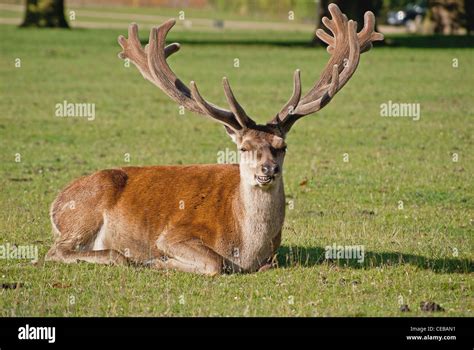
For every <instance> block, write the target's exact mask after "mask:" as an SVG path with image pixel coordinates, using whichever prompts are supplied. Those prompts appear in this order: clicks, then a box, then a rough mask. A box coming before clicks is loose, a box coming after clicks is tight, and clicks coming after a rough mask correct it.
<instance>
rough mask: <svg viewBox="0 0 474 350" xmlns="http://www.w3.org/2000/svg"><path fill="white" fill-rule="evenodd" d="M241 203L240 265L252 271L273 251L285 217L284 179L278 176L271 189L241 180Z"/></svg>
mask: <svg viewBox="0 0 474 350" xmlns="http://www.w3.org/2000/svg"><path fill="white" fill-rule="evenodd" d="M239 202H240V207H241V210H240V212H241V213H242V214H243V215H241V217H240V218H239V221H240V227H241V252H240V259H239V260H240V265H241V266H242V267H243V268H245V269H250V270H253V269H255V268H258V265H261V264H263V263H264V261H263V260H265V259H267V258H268V257H269V256H270V255H271V253H272V250H273V247H272V240H273V239H274V238H275V237H276V236H277V235H278V234H279V233H280V231H281V228H282V226H283V221H284V218H285V193H284V186H283V179H282V177H279V178H278V179H277V181H276V182H275V183H274V184H273V186H272V187H271V188H269V189H262V188H260V187H255V186H251V185H249V184H247V183H245V182H243V181H241V184H240V189H239Z"/></svg>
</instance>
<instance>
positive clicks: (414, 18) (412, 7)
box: [387, 2, 427, 32]
mask: <svg viewBox="0 0 474 350" xmlns="http://www.w3.org/2000/svg"><path fill="white" fill-rule="evenodd" d="M426 12H427V6H426V3H425V2H423V3H421V4H409V5H407V6H406V7H405V9H404V10H399V11H390V12H388V14H387V23H388V24H390V25H393V26H405V27H406V28H407V30H408V31H410V32H414V31H417V30H418V28H419V26H420V25H421V23H422V21H423V18H424V17H425V15H426Z"/></svg>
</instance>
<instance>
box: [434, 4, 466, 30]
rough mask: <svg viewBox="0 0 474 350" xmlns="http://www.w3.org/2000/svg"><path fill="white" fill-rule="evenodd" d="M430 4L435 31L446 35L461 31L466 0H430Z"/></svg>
mask: <svg viewBox="0 0 474 350" xmlns="http://www.w3.org/2000/svg"><path fill="white" fill-rule="evenodd" d="M471 1H472V0H471ZM468 2H469V1H468ZM428 6H429V10H430V14H429V17H430V19H431V20H432V21H433V24H434V32H435V33H437V34H445V35H450V34H457V33H459V29H460V28H461V22H462V17H463V16H462V14H463V12H464V0H430V1H429V2H428Z"/></svg>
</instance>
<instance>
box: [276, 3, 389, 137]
mask: <svg viewBox="0 0 474 350" xmlns="http://www.w3.org/2000/svg"><path fill="white" fill-rule="evenodd" d="M329 12H330V13H331V17H332V19H329V18H327V17H323V19H322V22H323V23H324V25H325V26H326V27H327V28H328V29H329V30H330V31H331V33H332V35H329V34H328V33H326V32H325V31H324V30H322V29H318V30H317V31H316V35H317V36H318V37H319V38H320V39H321V40H322V41H324V42H325V43H327V44H328V47H327V51H328V52H329V54H330V55H331V58H330V59H329V62H328V63H327V65H326V67H325V68H324V70H323V72H322V74H321V77H320V78H319V80H318V81H317V82H316V83H315V84H314V86H313V87H312V88H311V89H310V90H309V91H308V92H307V93H306V94H305V95H304V96H303V97H301V80H300V71H299V70H296V72H295V74H294V78H293V80H294V83H293V85H294V86H293V95H292V96H291V98H290V99H289V101H288V102H287V103H286V104H285V105H284V106H283V108H282V109H281V111H280V112H279V113H278V114H277V115H276V116H275V118H273V119H272V120H271V121H270V122H269V124H272V125H275V124H277V125H278V126H279V127H280V128H281V129H282V130H283V131H284V132H285V133H287V132H288V131H289V130H290V128H291V126H292V125H293V124H294V123H295V122H296V121H297V120H298V119H299V118H301V117H304V116H305V115H309V114H312V113H315V112H317V111H319V110H320V109H321V108H323V107H324V106H325V105H327V104H328V103H329V101H331V99H332V98H333V97H334V95H335V94H336V93H337V92H338V91H339V90H340V89H342V87H343V86H344V85H345V84H346V83H347V81H348V80H349V79H350V78H351V76H352V75H353V74H354V72H355V70H356V68H357V65H358V64H359V58H360V54H361V53H363V52H366V51H368V50H370V49H371V48H372V42H373V41H377V40H383V35H382V34H381V33H378V32H375V30H374V26H375V17H374V14H373V13H372V12H370V11H368V12H366V13H365V15H364V28H363V29H362V30H361V31H360V32H359V33H357V23H356V22H354V21H352V20H348V19H347V16H346V15H344V14H343V13H342V12H341V10H340V9H339V7H338V6H337V5H335V4H330V5H329Z"/></svg>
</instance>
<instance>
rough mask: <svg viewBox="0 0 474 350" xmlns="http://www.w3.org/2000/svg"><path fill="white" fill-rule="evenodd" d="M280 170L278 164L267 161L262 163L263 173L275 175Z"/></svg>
mask: <svg viewBox="0 0 474 350" xmlns="http://www.w3.org/2000/svg"><path fill="white" fill-rule="evenodd" d="M279 172H280V167H279V166H278V164H271V163H265V164H263V165H262V173H263V174H264V175H267V176H273V175H276V174H278V173H279Z"/></svg>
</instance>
